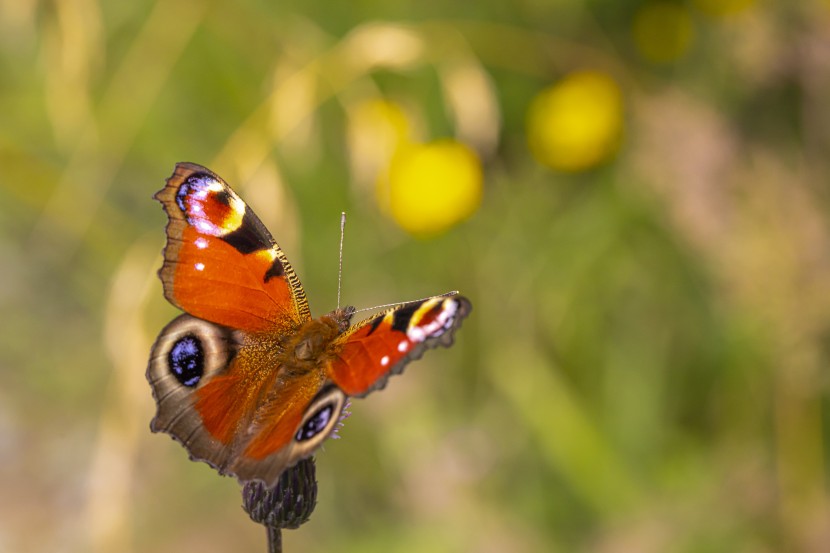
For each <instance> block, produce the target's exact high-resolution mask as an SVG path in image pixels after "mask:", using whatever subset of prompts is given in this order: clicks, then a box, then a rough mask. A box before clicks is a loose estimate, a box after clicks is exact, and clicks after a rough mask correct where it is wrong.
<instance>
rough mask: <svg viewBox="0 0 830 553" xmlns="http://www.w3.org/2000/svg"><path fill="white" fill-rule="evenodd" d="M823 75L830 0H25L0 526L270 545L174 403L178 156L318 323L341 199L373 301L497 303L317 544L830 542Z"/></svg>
mask: <svg viewBox="0 0 830 553" xmlns="http://www.w3.org/2000/svg"><path fill="white" fill-rule="evenodd" d="M828 98H830V3H828V2H827V1H826V0H825V1H819V0H816V1H813V0H803V1H799V2H787V1H784V0H781V1H777V2H776V1H774V0H769V1H764V2H762V1H760V0H759V1H752V0H723V1H720V2H719V1H716V0H694V1H692V0H690V1H687V2H680V1H678V2H668V1H664V2H646V1H643V0H625V1H619V0H527V1H524V2H498V1H496V0H481V1H478V2H464V3H462V2H455V3H452V2H447V3H442V2H410V1H405V0H390V1H387V2H369V1H364V2H343V3H336V2H324V1H321V0H311V1H305V2H294V1H290V0H288V1H280V2H277V1H265V0H242V1H239V2H234V3H231V2H227V3H221V2H217V1H207V0H164V1H158V2H150V1H138V2H107V3H104V2H99V1H97V0H57V1H53V2H48V1H40V0H2V1H0V254H1V255H0V259H2V262H0V312H1V313H2V332H0V551H4V552H5V551H9V552H18V551H19V552H30V551H32V552H40V551H44V552H52V551H67V552H76V551H77V552H86V551H91V552H98V551H100V552H105V551H106V552H110V551H119V552H145V551H147V552H149V551H153V552H168V551H169V552H173V551H200V552H204V553H207V552H227V551H251V552H256V551H264V550H265V536H264V531H263V529H262V528H261V527H259V526H257V525H256V524H254V523H252V522H251V521H250V520H248V518H247V516H246V515H245V513H244V512H243V511H242V510H241V508H240V504H241V499H240V495H239V487H238V484H237V483H236V482H235V481H234V480H232V479H230V478H220V477H218V476H217V475H216V473H215V472H214V471H213V470H211V469H210V468H209V467H207V466H206V465H204V464H201V463H200V464H196V463H191V462H190V461H188V459H187V456H186V454H185V452H184V450H182V448H181V447H180V446H178V445H177V444H175V443H174V442H172V441H171V440H170V439H168V438H167V437H166V436H164V435H153V434H151V433H150V432H149V429H148V423H149V420H150V418H151V417H152V414H153V412H154V404H153V401H152V397H151V394H150V388H149V385H148V384H147V382H146V381H145V378H144V372H145V367H146V360H147V356H148V352H149V348H150V344H151V343H152V340H153V339H154V338H155V336H156V335H157V333H158V332H159V330H160V329H161V328H162V326H163V325H164V324H165V323H166V322H167V321H168V320H170V319H171V318H172V317H173V316H174V315H175V313H176V311H175V309H173V308H172V307H171V306H169V305H168V304H167V303H166V302H165V301H164V299H163V297H162V290H161V284H160V282H159V281H158V279H157V277H156V275H155V271H156V270H157V269H158V267H159V266H160V263H161V259H160V250H161V248H162V246H163V244H164V230H163V229H164V225H165V222H166V219H165V217H164V214H163V212H162V209H161V207H160V205H159V204H157V203H156V202H154V201H152V199H151V196H152V194H153V193H154V192H155V191H156V190H158V189H159V188H161V186H162V185H163V183H164V179H165V178H166V177H167V176H169V175H170V173H171V172H172V170H173V166H174V164H175V162H177V161H193V162H197V163H202V164H205V165H207V166H209V167H210V168H212V169H213V170H214V171H216V172H217V173H219V174H220V175H222V176H223V177H224V178H225V179H226V180H228V182H230V183H231V184H232V185H233V186H235V188H236V189H237V191H238V192H240V194H241V195H242V196H243V198H245V199H246V200H247V202H248V203H249V204H250V205H251V206H252V207H253V209H254V210H255V211H256V212H257V213H258V214H259V216H260V218H262V219H263V221H264V222H265V224H266V225H267V226H268V227H269V228H270V229H271V231H272V233H273V234H274V236H275V238H276V239H277V241H278V242H279V243H280V244H281V246H282V247H283V249H284V250H285V252H286V253H287V255H288V256H289V258H290V259H291V260H292V263H293V265H294V267H295V269H297V271H298V273H299V276H300V278H301V280H302V282H303V284H304V285H305V288H306V291H307V293H308V295H309V298H310V302H311V308H312V312H313V313H314V314H315V315H320V314H322V313H325V312H327V311H329V310H331V309H332V308H334V306H335V304H336V287H337V241H338V235H339V229H338V217H339V213H340V211H341V210H345V211H347V212H348V214H349V224H348V229H347V232H346V244H345V263H344V299H345V301H346V302H348V303H351V304H355V305H357V306H358V307H367V306H372V305H378V304H382V303H388V302H394V301H398V300H404V299H412V298H419V297H423V296H428V295H432V294H436V293H440V292H444V291H447V290H454V289H458V290H461V291H462V292H463V293H464V294H465V295H467V296H469V297H470V298H471V300H472V302H473V305H474V311H473V313H472V315H471V317H470V318H469V319H468V320H467V321H466V322H465V324H464V326H463V328H462V329H461V330H460V331H459V333H458V335H457V343H456V345H455V346H454V347H453V348H452V349H450V350H441V351H433V352H430V353H428V354H427V355H426V356H425V358H424V359H423V360H422V361H419V362H417V363H415V364H413V365H412V366H410V367H409V368H408V369H407V371H406V373H405V374H404V375H403V376H401V377H396V378H394V379H393V380H392V381H391V382H390V385H389V386H388V388H387V389H386V390H384V391H383V392H381V393H377V394H374V395H371V396H370V397H369V398H367V399H365V400H359V401H355V402H354V403H353V405H352V411H353V416H352V417H351V418H350V419H349V420H348V421H347V424H346V426H345V428H344V429H342V431H341V435H342V438H343V439H341V440H338V441H330V442H328V443H327V444H326V446H325V447H324V450H323V451H321V452H320V453H319V454H318V456H317V470H318V479H319V482H320V485H319V504H318V507H317V509H316V511H315V513H314V515H313V517H312V519H311V521H310V522H309V523H308V524H306V525H304V526H303V527H302V528H300V529H299V530H296V531H291V532H287V533H286V534H285V536H284V540H285V550H286V551H287V552H296V551H306V552H312V551H360V552H370V551H378V552H379V551H384V552H387V551H400V552H404V551H405V552H416V551H418V552H420V551H448V552H455V551H477V552H497V551H498V552H500V551H511V552H531V551H532V552H535V551H590V552H601V553H618V552H646V553H648V552H721V551H723V552H753V553H756V552H772V551H809V552H824V551H828V550H830V503H829V502H828V484H827V475H828V460H827V455H828V443H829V442H830V432H828V425H830V410H829V409H828V386H830V381H829V380H828V371H827V366H828V357H830V220H828V212H830V195H829V194H828V186H827V185H828V177H829V176H830V167H829V166H828V163H830V156H828V154H830V102H828ZM441 140H443V142H441ZM436 141H438V142H436ZM436 144H445V145H446V144H450V145H452V146H453V147H456V148H460V149H461V150H463V151H464V152H467V154H470V153H471V152H472V153H474V155H465V156H453V155H444V154H440V152H439V154H440V155H437V156H433V157H432V158H429V160H427V161H426V162H424V161H423V159H426V158H418V159H421V162H413V163H414V165H413V164H412V163H410V164H406V163H403V162H401V161H400V160H401V159H415V158H406V156H407V155H409V154H408V153H407V152H409V153H411V152H412V151H419V148H421V149H424V148H429V147H430V146H434V145H436ZM445 153H446V152H445ZM442 156H443V157H442ZM430 160H431V161H430ZM413 167H414V168H413ZM413 175H414V176H413ZM459 175H460V176H459ZM413 182H414V183H415V184H413ZM418 183H423V186H424V188H423V191H422V192H417V190H420V189H418V188H417V187H418V186H419V184H418ZM435 183H438V184H439V185H440V186H436V185H435ZM458 183H463V186H464V187H466V188H464V190H462V191H461V192H458V190H456V188H455V187H456V185H458ZM413 186H414V187H416V189H417V190H416V193H415V194H414V196H413V194H412V187H413ZM407 187H409V188H407ZM458 194H460V196H459V195H458ZM413 198H414V199H413ZM479 202H480V203H479ZM440 210H444V212H446V213H444V215H440V216H439V215H436V213H437V212H438V211H440ZM442 217H443V218H442ZM439 219H440V220H439ZM413 220H414V221H415V224H416V225H417V224H420V222H422V221H424V222H425V227H424V228H412V224H413V223H412V221H413Z"/></svg>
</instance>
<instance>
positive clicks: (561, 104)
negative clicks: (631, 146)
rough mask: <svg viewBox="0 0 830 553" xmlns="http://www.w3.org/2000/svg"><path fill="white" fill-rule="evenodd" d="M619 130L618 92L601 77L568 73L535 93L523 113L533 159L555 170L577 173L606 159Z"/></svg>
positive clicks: (613, 83)
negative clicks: (524, 113)
mask: <svg viewBox="0 0 830 553" xmlns="http://www.w3.org/2000/svg"><path fill="white" fill-rule="evenodd" d="M622 132H623V100H622V93H621V92H620V88H619V86H618V85H617V83H616V81H614V79H612V78H611V77H610V76H608V75H606V74H605V73H600V72H595V71H580V72H576V73H571V74H570V75H568V76H566V77H565V78H563V79H562V80H561V81H559V82H558V83H556V84H554V85H552V86H550V87H548V88H546V89H545V90H543V91H542V92H540V93H539V94H538V95H537V96H536V98H534V100H533V102H532V103H531V105H530V109H529V110H528V116H527V134H528V144H529V146H530V149H531V151H532V153H533V155H534V156H535V157H536V159H537V160H538V161H539V162H540V163H542V164H544V165H547V166H548V167H552V168H554V169H557V170H560V171H569V172H576V171H582V170H585V169H588V168H590V167H593V166H595V165H597V164H599V163H602V162H603V161H606V160H607V159H609V158H610V157H612V156H613V155H614V153H615V152H616V150H617V148H618V147H619V142H620V138H621V136H622Z"/></svg>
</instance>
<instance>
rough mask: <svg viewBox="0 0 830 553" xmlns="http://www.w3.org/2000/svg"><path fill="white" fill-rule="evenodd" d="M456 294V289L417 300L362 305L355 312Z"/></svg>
mask: <svg viewBox="0 0 830 553" xmlns="http://www.w3.org/2000/svg"><path fill="white" fill-rule="evenodd" d="M456 294H458V290H453V291H452V292H444V293H443V294H438V295H437V296H429V297H426V298H421V299H418V300H409V301H399V302H396V303H387V304H384V305H376V306H374V307H364V308H363V309H358V310H357V311H355V313H360V312H361V311H374V310H376V309H385V308H387V307H396V306H399V305H409V304H410V303H418V302H419V301H424V300H428V299H430V298H446V297H448V296H455V295H456Z"/></svg>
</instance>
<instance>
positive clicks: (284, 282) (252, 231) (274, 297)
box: [155, 163, 311, 332]
mask: <svg viewBox="0 0 830 553" xmlns="http://www.w3.org/2000/svg"><path fill="white" fill-rule="evenodd" d="M155 198H156V199H157V200H159V201H160V202H161V203H162V205H163V206H164V209H165V211H166V212H167V216H168V218H169V222H168V224H167V245H166V247H165V248H164V265H163V266H162V268H161V271H160V272H159V275H160V277H161V280H162V283H163V284H164V296H165V297H166V298H167V299H168V300H169V301H170V303H172V304H173V305H175V306H177V307H179V308H181V309H183V310H184V311H187V312H188V313H190V314H191V315H194V316H196V317H199V318H201V319H205V320H207V321H211V322H214V323H217V324H222V325H225V326H229V327H231V328H235V329H239V330H244V331H248V332H260V331H288V330H291V329H295V328H297V327H298V326H299V325H300V324H301V323H302V322H304V321H306V320H308V319H310V318H311V314H310V313H309V309H308V302H307V301H306V298H305V292H303V288H302V286H301V285H300V280H299V279H298V278H297V275H296V273H295V272H294V269H292V268H291V264H290V263H289V262H288V259H287V258H286V257H285V254H284V253H283V252H282V250H281V249H280V248H279V246H278V245H277V243H276V242H275V241H274V239H273V238H272V237H271V234H270V233H269V232H268V229H266V228H265V225H263V224H262V222H261V221H260V220H259V218H258V217H257V216H256V215H255V214H254V212H253V211H251V209H250V208H249V207H248V206H247V205H245V202H243V201H242V199H241V198H240V197H239V196H238V195H237V194H236V192H234V191H233V190H232V189H231V187H230V186H228V184H227V183H226V182H225V181H224V180H222V179H221V178H220V177H219V176H218V175H216V174H215V173H213V172H211V171H210V170H208V169H206V168H205V167H202V166H201V165H196V164H194V163H179V164H177V165H176V170H175V171H174V172H173V175H171V177H170V178H169V179H167V185H166V186H165V187H164V188H162V189H161V190H160V191H159V192H158V193H156V195H155Z"/></svg>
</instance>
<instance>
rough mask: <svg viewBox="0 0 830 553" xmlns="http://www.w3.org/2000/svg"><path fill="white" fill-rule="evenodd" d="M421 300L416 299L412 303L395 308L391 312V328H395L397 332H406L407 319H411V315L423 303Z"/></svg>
mask: <svg viewBox="0 0 830 553" xmlns="http://www.w3.org/2000/svg"><path fill="white" fill-rule="evenodd" d="M423 303H424V302H423V301H417V302H414V303H409V304H407V305H404V306H403V307H401V308H400V309H398V310H396V311H395V312H394V313H393V314H392V330H397V331H398V332H406V329H407V328H408V327H409V321H411V320H412V315H414V314H415V312H416V311H417V310H418V308H419V307H421V305H422V304H423Z"/></svg>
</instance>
